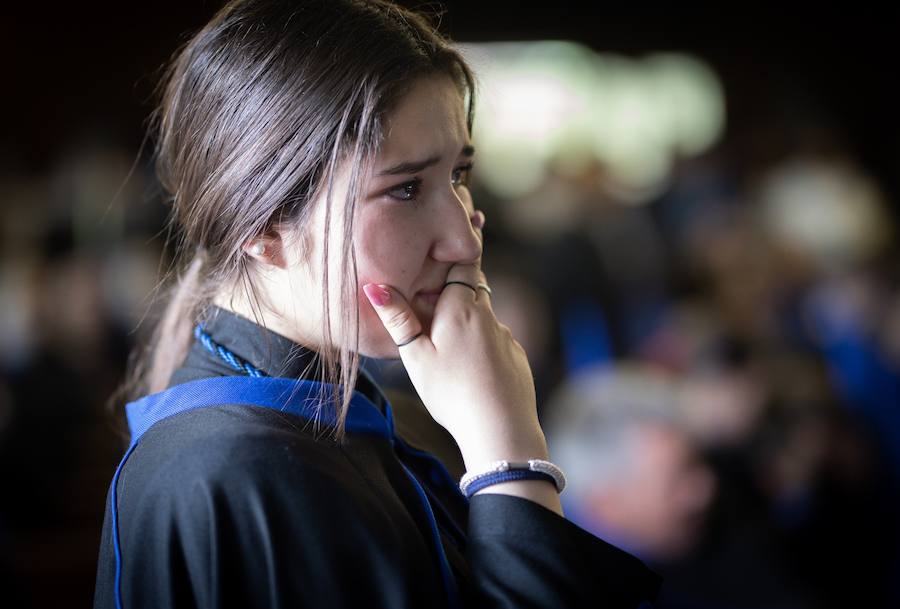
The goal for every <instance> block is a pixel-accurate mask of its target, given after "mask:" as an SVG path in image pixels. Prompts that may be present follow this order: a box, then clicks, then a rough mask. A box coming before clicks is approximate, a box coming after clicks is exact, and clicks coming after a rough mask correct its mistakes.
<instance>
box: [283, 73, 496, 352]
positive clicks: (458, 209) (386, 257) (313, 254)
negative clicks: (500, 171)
mask: <svg viewBox="0 0 900 609" xmlns="http://www.w3.org/2000/svg"><path fill="white" fill-rule="evenodd" d="M472 153H473V151H472V148H471V142H470V140H469V134H468V130H467V128H466V120H465V108H464V102H463V99H462V97H461V95H460V93H459V92H458V90H457V88H456V87H455V85H454V84H453V82H452V81H451V80H450V79H449V78H448V77H444V76H438V77H431V78H426V79H421V80H419V81H417V82H416V83H415V85H414V86H413V88H412V89H411V90H410V92H409V93H408V94H407V95H406V96H405V97H404V98H403V99H402V100H401V101H400V104H399V105H398V106H397V107H396V109H395V110H394V112H393V113H392V114H390V115H389V116H388V119H387V121H386V124H385V138H384V140H383V142H382V147H381V149H380V151H379V154H378V155H377V156H376V158H375V159H374V162H373V163H372V168H371V170H370V173H369V174H368V175H367V176H366V177H365V178H364V180H363V190H362V193H361V196H360V199H359V200H358V201H357V206H356V218H355V223H354V234H353V238H354V243H355V247H356V261H357V274H358V278H357V281H356V282H355V289H356V298H357V299H358V301H359V307H360V318H359V322H360V343H359V346H360V349H359V351H360V353H361V354H362V355H367V356H370V357H380V358H391V357H399V353H398V351H397V347H396V345H395V344H394V342H393V340H392V339H391V337H390V335H389V334H388V333H387V331H386V330H385V329H384V326H383V324H382V323H381V321H380V319H379V318H378V315H377V314H376V313H375V310H374V309H373V308H372V305H371V304H370V303H369V301H368V299H367V298H366V296H365V293H364V292H363V290H362V286H363V285H365V284H367V283H381V284H388V285H390V286H392V287H394V288H395V289H396V290H397V291H399V292H400V294H402V295H403V296H404V297H405V298H406V300H407V302H409V304H410V306H411V307H412V309H413V311H414V312H415V313H416V315H417V316H418V318H419V320H420V321H421V322H422V325H423V328H424V329H425V331H426V332H428V331H429V329H430V325H431V319H432V315H433V313H434V307H435V303H436V302H437V295H438V294H439V293H440V290H441V289H442V287H443V284H444V281H445V280H446V277H447V273H448V272H449V270H450V267H451V266H453V265H454V264H456V263H473V262H476V261H478V259H479V258H480V256H481V247H482V244H481V237H480V234H479V233H478V232H477V231H476V230H475V228H474V226H473V221H475V222H476V223H478V222H479V220H477V219H476V215H475V209H474V206H473V203H472V196H471V194H470V192H469V188H468V186H467V183H468V177H469V169H470V168H471V163H472V160H473V156H472ZM347 184H348V168H347V167H346V166H345V167H343V168H341V171H340V173H339V174H338V176H336V182H335V190H334V195H333V206H334V209H333V212H332V218H331V222H330V231H329V233H330V238H329V239H330V240H329V251H328V255H329V269H330V270H329V284H330V290H329V292H330V296H329V298H330V302H331V305H330V307H331V308H332V310H333V311H334V312H333V313H332V324H333V325H332V328H333V329H334V331H335V332H336V331H337V328H338V325H337V324H338V323H339V314H338V313H337V310H338V303H339V302H340V292H339V289H340V282H341V275H340V272H341V271H340V252H341V235H342V232H343V231H342V226H341V223H340V219H339V216H340V215H341V214H340V211H339V210H340V209H341V207H342V205H343V201H344V195H345V193H346V192H347ZM310 228H311V229H312V230H311V231H310V233H309V234H310V235H311V238H310V241H309V245H310V248H311V249H310V252H309V255H310V257H309V258H307V259H306V260H307V261H308V263H309V266H308V267H307V270H306V271H303V270H301V267H303V266H304V265H303V264H295V262H300V261H299V260H294V261H290V264H289V266H288V268H287V269H286V271H288V272H289V274H290V275H291V277H290V279H289V284H290V287H289V288H288V289H287V293H285V294H284V297H285V298H288V299H290V301H291V305H292V306H289V307H286V308H285V309H284V312H283V316H284V317H285V319H283V321H284V322H286V323H287V324H288V325H289V326H292V330H293V331H292V332H291V334H288V335H289V336H290V337H292V338H294V339H295V340H298V341H300V342H303V343H304V344H307V345H309V344H310V343H311V342H313V341H316V339H317V338H318V337H319V336H321V327H322V323H323V322H324V316H323V315H322V309H321V306H322V305H321V302H320V301H321V296H322V281H321V274H322V273H321V268H320V266H321V256H322V241H323V239H322V236H323V235H324V233H325V230H324V229H325V206H324V205H321V204H317V205H316V206H315V207H314V211H313V217H312V218H311V226H310ZM294 254H295V255H296V251H295V252H294ZM273 329H278V328H273ZM286 330H287V328H284V329H282V332H283V333H285V332H286ZM314 337H315V338H314ZM335 340H336V338H335ZM317 342H318V341H316V342H314V343H313V345H315V344H317Z"/></svg>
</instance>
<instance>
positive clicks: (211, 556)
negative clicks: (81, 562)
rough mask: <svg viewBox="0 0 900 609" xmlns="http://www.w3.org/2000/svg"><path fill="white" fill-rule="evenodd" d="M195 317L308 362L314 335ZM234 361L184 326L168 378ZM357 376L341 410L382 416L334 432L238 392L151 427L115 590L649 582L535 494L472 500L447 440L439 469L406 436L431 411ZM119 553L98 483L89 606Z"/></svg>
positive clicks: (272, 591)
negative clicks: (354, 395)
mask: <svg viewBox="0 0 900 609" xmlns="http://www.w3.org/2000/svg"><path fill="white" fill-rule="evenodd" d="M206 329H207V332H209V334H210V335H211V336H212V337H213V339H214V340H215V341H216V342H218V343H220V344H222V345H224V346H225V347H227V348H228V349H230V350H231V351H232V352H233V353H235V354H236V355H238V356H239V357H241V358H243V359H245V360H246V361H249V362H251V363H252V364H253V365H255V366H256V367H257V368H260V369H261V370H263V371H265V372H266V373H267V374H269V375H270V376H272V377H277V379H278V382H281V380H284V381H285V382H287V379H296V378H307V379H310V378H314V376H313V375H314V374H315V373H316V372H317V365H318V359H317V357H316V354H315V353H313V352H311V351H308V350H306V349H304V348H303V347H301V346H300V345H298V344H296V343H293V342H292V341H290V340H288V339H286V338H284V337H282V336H280V335H278V334H276V333H274V332H271V331H268V330H265V329H263V328H261V327H260V326H258V325H256V324H255V323H253V322H252V321H250V320H248V319H245V318H243V317H240V316H238V315H235V314H233V313H229V312H227V311H225V310H222V309H219V310H217V316H216V317H215V318H214V319H213V320H211V321H210V322H209V323H208V324H207V327H206ZM239 374H240V373H239V372H237V371H235V370H232V369H231V368H230V367H229V366H228V365H227V364H226V363H225V362H223V361H222V360H220V359H218V358H217V357H216V356H214V355H212V354H211V353H210V352H209V351H207V350H206V348H205V347H203V346H202V345H201V344H200V343H199V342H196V341H195V343H194V344H193V345H192V347H191V349H190V351H189V353H188V357H187V358H186V361H185V362H184V364H183V365H182V366H181V367H180V368H179V369H178V370H177V371H176V372H175V374H174V375H173V377H172V379H171V382H170V388H169V390H167V391H173V390H181V389H187V388H194V387H197V388H199V387H204V386H208V385H209V384H210V383H217V382H219V381H227V382H231V381H240V382H243V380H242V379H230V380H229V379H223V378H221V377H226V376H234V375H239ZM204 379H206V380H205V381H204ZM247 381H248V382H250V379H247ZM204 383H206V384H207V385H204ZM357 391H358V392H359V393H360V394H362V395H361V396H359V397H360V400H359V402H360V403H361V404H362V403H364V406H361V407H357V410H356V411H353V410H351V416H354V412H356V414H360V415H365V416H366V417H370V418H369V421H368V423H365V425H369V426H370V427H371V426H372V425H370V424H371V423H372V421H373V420H374V419H372V417H375V418H377V419H378V420H377V421H375V423H377V424H376V425H375V427H379V429H382V430H383V429H389V428H390V431H389V432H385V433H375V432H371V433H370V432H369V430H367V428H366V427H365V425H362V426H360V424H359V421H356V423H357V425H356V428H354V427H353V425H352V424H350V425H348V434H347V440H346V441H345V442H344V443H343V444H340V445H338V444H336V443H334V442H333V441H331V440H329V439H327V437H323V436H322V434H320V433H317V432H316V431H315V429H314V426H313V425H311V421H310V419H309V418H304V417H303V416H299V415H297V414H292V413H289V412H281V411H278V410H273V409H272V408H255V407H252V406H251V407H248V406H247V405H245V404H244V405H242V404H217V405H211V406H207V407H205V408H196V409H193V410H187V411H185V412H179V413H178V414H175V415H172V416H168V417H166V418H163V419H162V420H160V421H159V422H157V423H155V424H153V425H152V426H151V427H150V428H149V429H147V430H146V432H145V433H144V434H143V436H141V438H140V442H139V443H138V444H137V445H136V446H135V447H134V449H133V451H131V452H130V453H129V455H128V457H127V461H125V462H124V464H123V465H122V467H121V468H120V470H121V471H120V472H119V475H118V480H117V483H116V487H115V488H116V496H117V500H116V507H117V514H116V516H117V533H118V542H119V547H120V555H119V564H120V569H119V571H120V578H121V581H120V583H119V590H120V593H121V598H122V606H123V607H154V608H163V607H195V606H196V607H204V608H206V607H317V608H325V607H335V608H345V607H346V608H349V607H367V608H388V607H390V608H401V607H410V608H412V607H446V606H453V605H457V606H463V607H610V608H618V607H622V608H626V607H627V608H628V609H636V608H637V607H640V606H649V601H651V600H653V599H654V598H655V597H656V594H657V591H658V588H659V584H660V579H659V577H658V576H657V575H656V574H655V573H653V572H652V571H650V570H649V569H647V568H646V567H645V566H644V565H643V564H642V563H641V562H640V561H639V560H637V559H636V558H634V557H632V556H631V555H629V554H627V553H625V552H623V551H621V550H619V549H617V548H615V547H613V546H611V545H609V544H607V543H605V542H604V541H602V540H600V539H598V538H596V537H594V536H593V535H591V534H590V533H588V532H586V531H584V530H583V529H581V528H579V527H578V526H576V525H575V524H573V523H571V522H569V521H568V520H566V519H565V518H562V517H560V516H558V515H557V514H555V513H554V512H552V511H550V510H548V509H546V508H544V507H542V506H540V505H538V504H537V503H534V502H532V501H529V500H527V499H522V498H518V497H512V496H507V495H499V494H489V493H483V494H479V495H477V496H475V497H473V498H472V499H471V500H466V499H465V498H464V497H463V496H462V495H461V494H460V493H459V491H458V489H456V488H455V479H456V478H458V473H459V468H460V462H459V461H458V460H455V459H454V457H457V458H458V451H456V449H455V445H454V446H452V447H449V448H448V446H446V445H444V446H442V447H441V448H440V450H436V451H435V452H436V453H439V454H441V456H442V457H443V458H445V459H448V460H451V461H455V462H454V463H452V464H448V465H449V467H448V468H446V469H445V468H444V467H442V466H441V465H440V464H438V463H437V460H436V459H435V458H434V457H433V456H432V455H431V454H429V453H426V452H424V451H422V450H420V449H430V448H431V447H429V446H416V445H415V443H416V442H417V440H416V439H414V438H413V437H412V436H416V435H418V436H419V438H420V439H419V440H418V441H421V438H430V439H432V440H433V441H440V440H441V439H442V438H444V439H446V438H449V435H446V432H443V430H442V429H440V428H438V429H439V431H437V430H435V429H430V430H427V431H423V432H422V433H418V434H417V433H415V430H417V429H421V428H422V427H423V426H424V425H426V422H429V421H430V422H431V424H432V425H433V426H434V427H437V425H436V424H434V423H433V421H431V420H430V418H428V417H427V416H426V417H423V416H422V412H424V409H423V408H421V404H420V403H419V405H420V408H419V409H418V412H417V413H416V412H415V411H416V409H415V408H411V407H410V406H409V403H410V400H408V399H407V400H406V402H405V404H406V406H404V408H396V407H395V405H394V402H393V401H391V400H389V399H388V398H386V397H385V395H384V393H383V392H382V391H381V390H380V388H379V387H378V386H376V385H375V383H374V382H373V380H372V379H371V378H369V376H368V375H365V374H361V375H360V380H359V382H358V383H357ZM157 395H159V394H157ZM184 395H187V396H191V395H199V394H192V393H190V392H186V393H184ZM362 396H365V399H363V398H362ZM398 402H399V400H398ZM360 408H362V409H363V410H366V409H368V410H366V412H362V411H361V410H360ZM376 409H377V410H376ZM373 413H374V414H373ZM392 417H393V418H396V426H394V425H393V424H390V425H385V424H384V423H385V418H387V419H391V418H392ZM410 421H412V422H413V423H410ZM351 423H353V421H351ZM354 429H355V430H354ZM407 430H410V431H407ZM441 433H443V434H445V435H444V436H442V435H441ZM448 470H450V471H451V472H453V473H451V474H448ZM111 491H112V488H111ZM437 539H440V548H438V543H437V541H436V540H437ZM116 563H117V557H116V551H115V548H114V544H113V522H112V510H111V497H110V496H108V497H107V505H106V518H105V521H104V526H103V534H102V540H101V546H100V556H99V564H98V571H97V582H96V591H95V597H94V606H95V607H96V608H101V607H115V606H116V600H115V590H116V572H117V567H116ZM442 566H443V568H442ZM448 567H449V568H448Z"/></svg>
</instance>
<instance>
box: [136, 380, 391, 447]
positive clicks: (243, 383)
mask: <svg viewBox="0 0 900 609" xmlns="http://www.w3.org/2000/svg"><path fill="white" fill-rule="evenodd" d="M331 387H333V386H332V385H329V384H326V383H320V382H318V381H311V380H306V379H299V380H298V379H292V378H282V377H251V376H215V377H209V378H204V379H198V380H195V381H189V382H187V383H182V384H180V385H174V386H172V387H170V388H168V389H165V390H163V391H160V392H158V393H153V394H151V395H148V396H145V397H142V398H140V399H138V400H136V401H134V402H129V403H128V404H126V405H125V414H126V416H127V418H128V427H129V429H130V430H131V444H132V445H134V444H136V443H137V442H138V440H140V439H141V436H143V435H144V433H145V432H146V431H147V430H148V429H150V428H151V427H152V426H153V425H155V424H156V423H158V422H159V421H161V420H163V419H165V418H168V417H170V416H173V415H176V414H178V413H180V412H185V411H188V410H194V409H195V408H203V407H205V406H215V405H219V404H242V405H249V406H260V407H263V408H270V409H272V410H278V411H280V412H288V413H291V414H294V415H297V416H300V417H303V418H305V419H311V420H319V421H321V422H322V423H325V424H328V425H334V424H336V422H337V419H336V416H335V413H334V412H333V411H332V410H331V409H330V408H322V407H321V404H322V399H321V397H322V396H323V395H328V392H327V390H329V389H331ZM323 392H324V393H323ZM381 397H382V402H383V403H384V410H385V414H384V415H382V414H381V412H380V411H379V410H378V407H377V406H375V404H373V403H372V401H371V400H370V399H369V398H368V397H366V396H365V395H364V394H362V393H360V392H359V391H354V392H353V396H352V398H351V399H350V407H349V409H348V411H347V419H346V422H345V429H346V430H347V431H348V432H351V433H367V434H375V435H379V436H382V437H384V438H387V439H389V440H391V442H392V443H393V441H394V417H393V413H392V412H391V406H390V404H389V403H388V401H387V398H385V397H384V396H383V395H382V396H381Z"/></svg>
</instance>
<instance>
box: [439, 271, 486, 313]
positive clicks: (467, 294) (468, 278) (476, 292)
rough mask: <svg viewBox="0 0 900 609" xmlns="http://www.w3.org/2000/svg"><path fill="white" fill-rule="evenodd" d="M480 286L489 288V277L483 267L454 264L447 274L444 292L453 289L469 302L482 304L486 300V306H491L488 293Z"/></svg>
mask: <svg viewBox="0 0 900 609" xmlns="http://www.w3.org/2000/svg"><path fill="white" fill-rule="evenodd" d="M479 262H480V260H479ZM451 282H454V283H451ZM455 282H459V283H455ZM448 284H449V285H448ZM479 284H481V285H484V286H489V284H488V282H487V277H486V276H485V274H484V271H482V270H481V265H480V264H478V262H476V263H474V264H454V265H453V266H452V267H450V272H449V273H448V274H447V279H446V281H445V285H444V291H445V292H446V291H447V290H451V289H452V290H454V291H456V292H457V294H459V295H461V297H462V298H464V299H466V300H467V301H468V302H473V301H474V302H482V301H485V300H486V301H487V303H486V304H488V305H490V298H489V296H490V295H489V293H488V291H487V290H485V289H484V288H481V287H479Z"/></svg>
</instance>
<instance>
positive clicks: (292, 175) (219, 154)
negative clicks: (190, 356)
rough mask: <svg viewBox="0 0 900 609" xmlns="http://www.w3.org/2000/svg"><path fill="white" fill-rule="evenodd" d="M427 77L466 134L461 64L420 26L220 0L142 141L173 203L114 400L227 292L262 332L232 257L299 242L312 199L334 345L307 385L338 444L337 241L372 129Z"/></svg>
mask: <svg viewBox="0 0 900 609" xmlns="http://www.w3.org/2000/svg"><path fill="white" fill-rule="evenodd" d="M434 74H445V75H448V76H450V77H451V78H452V79H453V80H454V82H456V83H457V85H458V87H459V90H460V92H461V94H462V95H463V96H464V98H465V97H466V96H467V98H468V101H467V123H468V127H469V131H470V132H471V128H472V120H473V108H474V101H475V83H474V78H473V75H472V73H471V71H470V69H469V68H468V66H467V65H466V63H465V61H464V60H463V59H462V57H461V56H460V55H459V54H458V53H457V52H456V51H455V50H454V49H453V48H452V47H451V46H450V42H449V40H448V39H447V38H445V37H443V36H442V35H441V34H439V33H438V31H437V30H436V28H435V27H434V26H433V25H432V23H431V21H430V20H429V18H428V17H426V16H425V15H421V14H419V13H416V12H413V11H411V10H409V9H406V8H403V7H400V6H397V5H395V4H392V3H390V2H388V1H386V0H304V1H297V0H234V1H232V2H228V3H227V4H226V5H225V6H224V7H223V8H222V9H220V10H219V11H218V12H217V13H216V15H215V16H214V17H213V18H212V20H211V21H210V22H209V23H208V24H207V25H206V26H204V27H203V28H202V29H201V30H200V31H199V32H197V33H196V34H195V35H193V36H192V37H191V38H190V39H189V40H187V42H186V43H184V44H183V45H182V47H181V48H180V49H179V50H178V51H176V53H175V54H174V56H173V58H172V60H171V62H170V63H169V64H168V66H167V68H166V70H165V72H164V77H163V78H162V80H161V82H160V86H159V89H158V91H159V92H160V101H159V104H158V106H157V107H156V109H155V110H154V112H153V114H152V115H151V120H150V129H149V133H150V134H151V135H152V136H153V138H154V139H155V144H156V146H155V154H154V161H155V167H156V172H157V175H158V177H159V180H160V182H161V184H162V186H163V188H164V189H165V191H166V193H167V195H168V198H169V199H170V201H171V205H172V208H171V213H170V216H169V235H170V237H169V239H170V240H171V241H172V242H174V248H173V249H174V251H175V262H174V263H173V265H172V267H171V269H170V271H169V272H168V273H166V275H165V277H164V278H163V279H162V281H161V282H160V285H159V286H158V288H159V290H158V293H159V294H160V296H159V298H161V299H162V304H161V305H160V306H159V307H158V310H159V311H161V313H160V314H159V315H158V319H157V320H156V321H155V322H154V323H155V326H154V328H153V331H152V333H151V334H150V337H149V340H147V341H146V342H145V343H143V344H141V345H138V346H137V347H136V348H135V350H134V351H133V353H132V355H131V357H130V359H129V366H128V368H129V370H128V376H127V378H126V380H125V382H124V383H123V385H122V386H121V387H120V390H119V391H118V392H117V394H116V396H114V397H113V400H114V402H116V403H119V404H120V403H121V401H122V400H123V399H124V400H131V399H135V398H137V397H139V396H141V395H146V394H149V393H154V392H157V391H161V390H163V389H165V388H166V386H167V384H168V382H169V379H170V377H171V374H172V372H173V371H174V370H175V368H177V367H178V366H179V365H180V364H181V363H182V362H183V361H184V357H185V355H186V353H187V349H188V347H189V345H190V341H191V340H192V328H193V326H194V325H195V324H196V323H197V322H198V321H203V320H204V319H206V318H207V316H208V314H209V311H210V310H211V306H210V305H211V303H212V299H213V297H214V296H215V294H216V291H217V290H220V289H221V286H235V287H238V286H240V289H241V290H244V293H245V294H246V296H247V298H248V299H249V300H250V301H252V302H253V310H254V316H255V318H256V321H257V322H258V323H260V324H262V320H261V316H260V315H259V314H258V313H259V310H260V305H261V303H260V294H259V293H258V291H257V289H256V288H255V283H254V272H255V271H254V266H253V265H254V261H253V260H252V259H248V257H247V256H246V255H245V254H244V253H243V250H242V245H243V244H245V243H246V242H247V241H248V240H250V239H252V238H253V237H256V236H259V235H262V234H264V233H266V232H267V231H268V230H269V229H270V228H272V227H273V226H275V225H293V226H297V227H299V228H301V229H302V228H303V227H304V226H305V225H306V224H307V221H308V219H309V216H310V213H311V210H310V208H311V207H312V206H311V205H310V204H309V203H310V202H311V201H313V200H317V199H318V198H319V197H321V196H322V195H323V194H324V195H325V202H324V204H325V205H326V216H325V218H326V219H325V224H326V228H325V235H324V243H325V248H324V250H325V251H324V254H323V261H322V268H323V269H324V277H323V278H322V279H323V284H324V290H323V294H322V297H323V311H324V312H325V318H326V320H327V322H326V323H323V336H322V341H323V345H328V346H331V345H334V346H336V347H337V348H336V349H329V348H325V349H322V350H321V352H320V353H319V357H320V358H321V362H322V365H321V368H320V371H321V377H320V378H321V380H322V381H323V382H324V383H327V384H328V385H329V386H331V387H333V388H334V391H332V392H331V398H330V400H329V401H330V403H331V404H332V405H333V407H334V409H335V414H336V416H337V422H338V423H337V425H336V427H335V428H334V437H335V439H340V438H342V437H343V428H344V420H345V417H346V412H347V407H348V405H349V401H350V398H351V394H352V389H353V387H354V386H355V383H356V379H357V375H358V367H359V353H358V346H359V302H358V300H357V296H356V294H357V292H356V289H355V285H356V264H355V249H354V244H353V243H352V232H353V217H354V210H355V204H356V199H357V197H358V195H359V193H360V192H361V184H360V182H361V179H362V176H363V171H364V169H365V167H366V166H367V165H366V163H368V162H370V161H371V159H372V157H373V156H374V154H375V152H377V150H378V147H379V144H380V142H381V139H382V137H383V132H382V127H383V123H384V119H385V116H386V115H387V114H388V113H389V112H390V111H391V110H392V109H393V108H394V107H396V105H397V103H398V101H399V100H400V98H401V97H402V96H403V95H404V94H405V93H406V92H407V91H409V89H410V88H411V85H412V83H413V82H414V81H415V80H416V79H418V78H421V77H426V76H430V75H434ZM345 161H349V162H350V167H351V173H350V186H349V189H348V193H347V197H346V200H345V201H344V202H343V206H342V209H340V211H339V212H338V213H342V217H343V219H344V222H343V247H342V250H341V252H340V260H341V265H340V268H341V270H342V272H341V277H340V281H341V291H340V293H341V301H340V303H339V304H338V307H339V309H338V310H339V311H340V312H341V323H340V327H339V329H338V330H339V332H338V337H337V340H333V336H334V331H333V328H332V327H331V318H330V314H329V313H328V312H329V311H330V308H329V307H330V305H331V303H329V298H328V294H329V289H328V282H329V277H328V268H329V265H328V257H329V253H328V247H327V244H328V241H329V239H328V230H329V229H328V226H329V225H330V224H331V218H332V216H331V213H332V196H331V191H332V186H333V183H334V179H335V174H336V172H337V170H338V168H339V167H340V166H341V164H342V163H343V162H345ZM265 304H266V303H265V302H263V303H262V305H265ZM323 403H324V402H323Z"/></svg>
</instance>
